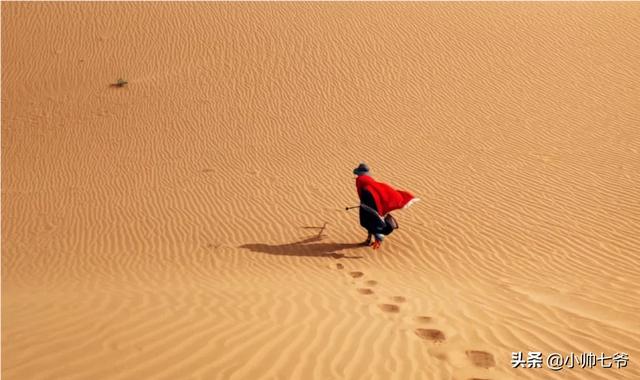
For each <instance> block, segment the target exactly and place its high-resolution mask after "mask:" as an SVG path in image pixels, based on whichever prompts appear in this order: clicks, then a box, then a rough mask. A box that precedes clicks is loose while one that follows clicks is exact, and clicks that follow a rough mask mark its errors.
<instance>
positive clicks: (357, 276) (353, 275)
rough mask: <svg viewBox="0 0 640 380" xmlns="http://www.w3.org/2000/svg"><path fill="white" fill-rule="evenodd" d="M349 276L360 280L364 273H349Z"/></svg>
mask: <svg viewBox="0 0 640 380" xmlns="http://www.w3.org/2000/svg"><path fill="white" fill-rule="evenodd" d="M349 275H350V276H351V277H353V278H360V277H362V276H364V273H362V272H349Z"/></svg>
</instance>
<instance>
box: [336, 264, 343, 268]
mask: <svg viewBox="0 0 640 380" xmlns="http://www.w3.org/2000/svg"><path fill="white" fill-rule="evenodd" d="M336 268H337V269H342V268H344V265H342V264H341V263H337V264H336Z"/></svg>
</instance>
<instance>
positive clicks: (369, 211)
mask: <svg viewBox="0 0 640 380" xmlns="http://www.w3.org/2000/svg"><path fill="white" fill-rule="evenodd" d="M360 203H361V204H363V205H365V206H368V207H360V225H361V226H362V227H364V228H365V229H366V230H367V232H368V233H369V235H376V239H378V240H382V237H383V235H389V234H390V233H391V232H392V231H393V228H392V227H391V226H390V225H388V224H387V223H385V221H384V219H382V218H381V217H380V215H379V214H378V208H377V207H376V202H375V200H374V199H373V195H371V193H370V192H368V191H366V190H362V191H361V192H360Z"/></svg>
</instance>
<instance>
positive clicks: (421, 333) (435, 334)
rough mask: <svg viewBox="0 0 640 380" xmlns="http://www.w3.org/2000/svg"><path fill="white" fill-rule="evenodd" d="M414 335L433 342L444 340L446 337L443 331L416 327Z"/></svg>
mask: <svg viewBox="0 0 640 380" xmlns="http://www.w3.org/2000/svg"><path fill="white" fill-rule="evenodd" d="M416 335H417V336H418V337H420V338H422V339H425V340H428V341H431V342H435V343H440V342H444V340H445V339H446V337H445V336H444V333H443V332H442V331H440V330H436V329H416Z"/></svg>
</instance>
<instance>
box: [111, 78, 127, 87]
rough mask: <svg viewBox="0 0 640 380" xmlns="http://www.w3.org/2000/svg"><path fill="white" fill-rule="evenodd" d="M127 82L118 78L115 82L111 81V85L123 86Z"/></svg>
mask: <svg viewBox="0 0 640 380" xmlns="http://www.w3.org/2000/svg"><path fill="white" fill-rule="evenodd" d="M128 83H129V82H127V81H126V80H124V79H122V78H120V79H118V80H117V81H116V83H112V84H111V87H124V86H125V85H126V84H128Z"/></svg>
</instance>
